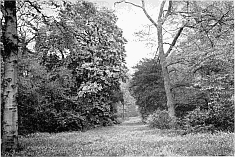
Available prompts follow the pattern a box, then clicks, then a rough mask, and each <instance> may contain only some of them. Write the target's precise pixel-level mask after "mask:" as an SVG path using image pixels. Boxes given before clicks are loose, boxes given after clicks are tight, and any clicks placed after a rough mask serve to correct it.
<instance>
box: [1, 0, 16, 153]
mask: <svg viewBox="0 0 235 157" xmlns="http://www.w3.org/2000/svg"><path fill="white" fill-rule="evenodd" d="M3 9H4V17H5V23H4V25H3V27H2V32H3V35H2V40H3V45H4V51H3V52H2V53H1V56H2V57H3V61H4V76H3V102H2V103H3V108H4V111H3V114H4V115H3V123H4V124H3V137H2V142H3V143H2V150H3V151H6V150H8V149H16V148H17V145H18V110H17V101H16V96H17V92H18V84H17V65H18V35H17V18H16V0H5V1H4V8H3Z"/></svg>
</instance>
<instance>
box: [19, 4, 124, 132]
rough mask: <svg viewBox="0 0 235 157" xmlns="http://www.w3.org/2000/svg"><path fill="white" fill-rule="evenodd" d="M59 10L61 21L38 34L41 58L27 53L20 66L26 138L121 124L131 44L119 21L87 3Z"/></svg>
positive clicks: (45, 26)
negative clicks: (119, 115) (123, 82)
mask: <svg viewBox="0 0 235 157" xmlns="http://www.w3.org/2000/svg"><path fill="white" fill-rule="evenodd" d="M53 5H55V4H53ZM57 10H58V12H59V14H58V17H57V18H56V20H55V19H48V21H47V22H46V23H44V24H43V23H42V24H41V25H40V27H39V29H38V30H37V36H35V41H36V44H35V47H34V48H35V49H34V51H36V53H33V54H27V53H25V54H24V55H23V56H22V59H21V61H20V65H19V75H20V84H19V90H20V92H19V95H18V102H19V117H20V118H19V129H20V133H21V134H26V133H31V132H36V131H40V132H61V131H74V130H87V129H90V128H94V127H98V126H108V125H112V124H114V123H118V121H117V117H116V116H115V114H116V112H117V111H116V109H115V103H116V102H118V101H121V100H122V99H123V98H122V97H123V96H122V95H123V94H122V92H121V89H120V83H119V82H120V81H121V80H125V73H126V67H125V48H124V44H125V43H126V40H125V39H124V38H123V37H122V30H121V29H120V28H118V27H117V26H116V22H117V18H116V16H115V15H114V14H113V13H112V12H111V11H109V10H107V9H106V8H103V9H100V8H97V7H95V5H94V4H93V3H91V2H86V1H79V2H77V3H70V2H65V3H63V6H57ZM98 29H99V30H98ZM21 51H23V49H21Z"/></svg>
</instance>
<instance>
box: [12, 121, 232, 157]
mask: <svg viewBox="0 0 235 157" xmlns="http://www.w3.org/2000/svg"><path fill="white" fill-rule="evenodd" d="M233 139H234V134H228V133H218V134H217V135H211V134H198V135H186V136H181V135H177V134H176V133H174V132H173V131H162V130H158V129H150V128H148V127H147V126H146V125H144V124H142V123H141V122H140V119H139V118H134V117H133V118H130V119H129V120H128V121H125V122H124V123H122V124H120V125H116V126H110V127H103V128H97V129H94V130H89V131H87V132H64V133H57V134H48V133H39V134H34V135H32V136H29V137H24V138H20V142H21V143H22V144H23V145H24V149H23V150H22V151H20V152H18V153H17V154H16V155H15V156H159V155H161V156H162V155H169V156H177V155H184V156H192V155H193V156H198V155H203V156H205V155H210V156H214V155H226V156H229V155H233V153H234V150H233V149H234V148H233V147H234V145H233Z"/></svg>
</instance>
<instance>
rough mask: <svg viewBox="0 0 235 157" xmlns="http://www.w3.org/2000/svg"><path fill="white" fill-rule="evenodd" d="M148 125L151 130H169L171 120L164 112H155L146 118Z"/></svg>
mask: <svg viewBox="0 0 235 157" xmlns="http://www.w3.org/2000/svg"><path fill="white" fill-rule="evenodd" d="M148 125H149V126H150V127H152V128H158V129H170V128H171V127H172V119H171V117H170V116H169V114H168V112H167V111H166V110H162V111H161V110H157V111H155V112H154V113H153V114H151V115H149V117H148Z"/></svg>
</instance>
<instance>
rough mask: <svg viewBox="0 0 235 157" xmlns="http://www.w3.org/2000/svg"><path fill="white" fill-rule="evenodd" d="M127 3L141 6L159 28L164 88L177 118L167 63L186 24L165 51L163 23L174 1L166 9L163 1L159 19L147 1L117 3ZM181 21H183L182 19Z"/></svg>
mask: <svg viewBox="0 0 235 157" xmlns="http://www.w3.org/2000/svg"><path fill="white" fill-rule="evenodd" d="M121 2H124V3H127V4H131V5H133V6H135V7H138V8H141V9H142V10H143V12H144V14H145V16H146V17H147V18H148V20H149V21H150V22H151V23H152V24H153V25H154V27H155V28H156V29H157V36H158V51H159V53H158V54H159V58H157V60H160V64H161V67H162V75H163V79H164V88H165V92H166V97H167V107H168V112H169V115H170V117H171V118H172V119H173V120H175V106H174V104H175V100H174V97H173V93H172V91H171V80H170V76H169V71H168V65H167V60H166V59H167V56H168V55H169V54H170V53H171V51H172V49H173V47H174V46H175V44H176V42H177V40H178V38H179V36H180V35H181V33H182V31H183V28H184V25H182V26H181V27H180V28H178V30H177V33H176V34H175V36H174V38H173V40H172V42H171V43H170V47H169V48H168V50H167V51H166V52H164V49H163V45H164V41H163V24H164V22H165V21H166V20H167V18H168V17H169V16H170V15H171V14H172V12H173V11H172V1H169V4H168V8H167V10H166V13H165V10H164V6H165V3H166V1H165V0H164V1H162V3H161V6H160V11H159V15H158V20H157V21H155V20H154V19H153V18H152V17H151V16H150V15H149V13H148V12H147V10H146V7H145V1H144V0H141V5H136V4H134V3H132V2H127V1H125V0H123V1H120V2H116V3H121ZM180 23H181V21H180Z"/></svg>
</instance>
